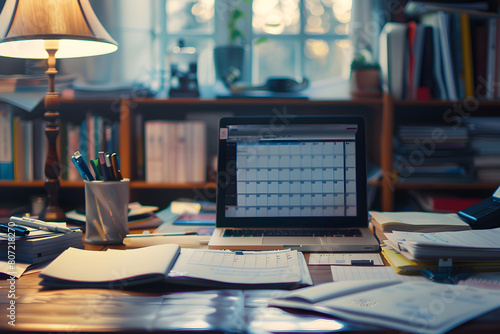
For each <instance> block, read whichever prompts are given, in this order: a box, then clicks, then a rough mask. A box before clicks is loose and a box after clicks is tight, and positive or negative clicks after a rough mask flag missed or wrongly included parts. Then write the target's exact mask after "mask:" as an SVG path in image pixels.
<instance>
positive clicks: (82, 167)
mask: <svg viewBox="0 0 500 334" xmlns="http://www.w3.org/2000/svg"><path fill="white" fill-rule="evenodd" d="M71 160H72V161H73V163H74V164H75V166H76V169H78V172H79V173H80V175H81V177H82V179H84V180H87V181H94V176H92V173H90V169H89V167H88V166H87V164H86V163H85V160H84V159H83V157H82V154H81V153H80V151H76V152H75V153H74V154H73V156H72V157H71Z"/></svg>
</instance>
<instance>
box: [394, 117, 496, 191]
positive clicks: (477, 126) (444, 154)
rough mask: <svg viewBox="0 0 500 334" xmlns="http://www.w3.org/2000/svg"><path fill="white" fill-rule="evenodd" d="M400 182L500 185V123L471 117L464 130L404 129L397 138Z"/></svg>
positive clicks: (447, 127)
mask: <svg viewBox="0 0 500 334" xmlns="http://www.w3.org/2000/svg"><path fill="white" fill-rule="evenodd" d="M394 143H395V145H394V153H395V154H394V169H395V170H397V172H398V179H399V181H400V182H407V181H410V182H431V183H432V182H444V181H449V182H456V183H464V182H475V181H479V182H496V183H498V182H500V120H499V119H497V118H495V117H469V118H467V119H465V120H464V121H463V126H460V127H456V126H453V125H434V126H433V125H425V126H422V125H412V126H408V125H401V126H399V127H397V129H396V133H395V138H394Z"/></svg>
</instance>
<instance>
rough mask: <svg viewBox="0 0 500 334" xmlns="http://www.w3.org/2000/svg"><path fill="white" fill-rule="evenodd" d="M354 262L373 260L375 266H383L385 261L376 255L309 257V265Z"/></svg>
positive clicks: (326, 254) (319, 254) (347, 263)
mask: <svg viewBox="0 0 500 334" xmlns="http://www.w3.org/2000/svg"><path fill="white" fill-rule="evenodd" d="M352 260H356V261H359V260H372V261H373V264H374V265H375V266H383V265H384V261H382V258H381V257H380V254H374V253H365V254H363V253H355V254H337V253H335V254H331V253H312V254H311V255H310V256H309V264H319V265H321V264H323V265H351V261H352Z"/></svg>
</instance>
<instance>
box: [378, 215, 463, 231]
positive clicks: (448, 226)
mask: <svg viewBox="0 0 500 334" xmlns="http://www.w3.org/2000/svg"><path fill="white" fill-rule="evenodd" d="M370 221H371V223H372V224H373V225H374V226H375V227H376V228H377V229H379V230H380V231H382V232H391V231H393V230H396V231H411V232H415V231H426V232H445V231H463V230H470V226H469V224H467V223H466V222H464V221H463V220H461V219H460V217H459V216H458V215H457V214H455V213H447V214H445V213H432V212H414V211H408V212H380V211H370Z"/></svg>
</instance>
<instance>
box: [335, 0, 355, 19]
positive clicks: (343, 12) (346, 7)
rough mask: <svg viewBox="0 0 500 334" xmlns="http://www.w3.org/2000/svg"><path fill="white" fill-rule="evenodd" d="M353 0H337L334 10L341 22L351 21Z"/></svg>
mask: <svg viewBox="0 0 500 334" xmlns="http://www.w3.org/2000/svg"><path fill="white" fill-rule="evenodd" d="M351 7H352V1H351V0H342V1H339V0H337V1H335V3H334V4H333V7H332V10H333V14H334V15H335V18H336V19H337V20H338V21H339V22H341V23H348V22H349V21H351Z"/></svg>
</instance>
